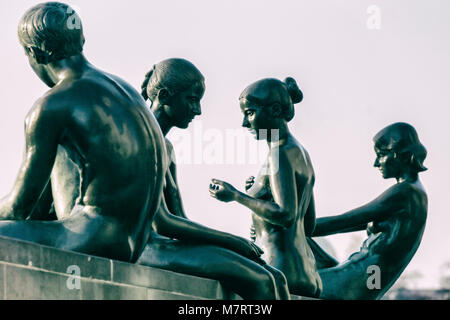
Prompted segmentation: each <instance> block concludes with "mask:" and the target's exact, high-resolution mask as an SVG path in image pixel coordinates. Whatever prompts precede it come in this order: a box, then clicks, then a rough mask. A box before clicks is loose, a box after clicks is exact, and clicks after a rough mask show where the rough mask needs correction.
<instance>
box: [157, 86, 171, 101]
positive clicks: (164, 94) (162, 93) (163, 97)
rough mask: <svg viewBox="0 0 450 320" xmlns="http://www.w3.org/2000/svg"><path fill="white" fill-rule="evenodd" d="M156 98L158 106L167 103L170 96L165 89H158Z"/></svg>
mask: <svg viewBox="0 0 450 320" xmlns="http://www.w3.org/2000/svg"><path fill="white" fill-rule="evenodd" d="M156 97H157V98H158V100H159V103H160V104H168V103H169V98H170V94H169V91H168V90H167V89H165V88H162V89H159V91H158V93H157V95H156Z"/></svg>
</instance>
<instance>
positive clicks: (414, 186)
mask: <svg viewBox="0 0 450 320" xmlns="http://www.w3.org/2000/svg"><path fill="white" fill-rule="evenodd" d="M380 197H381V198H383V199H384V200H386V201H392V200H396V201H409V200H411V199H415V198H418V199H421V200H424V199H426V198H427V195H426V193H425V190H424V189H423V187H422V186H421V184H420V182H419V183H417V182H407V181H405V182H401V183H396V184H394V185H393V186H391V187H390V188H389V189H387V190H386V191H385V192H384V193H383V194H382V195H381V196H380Z"/></svg>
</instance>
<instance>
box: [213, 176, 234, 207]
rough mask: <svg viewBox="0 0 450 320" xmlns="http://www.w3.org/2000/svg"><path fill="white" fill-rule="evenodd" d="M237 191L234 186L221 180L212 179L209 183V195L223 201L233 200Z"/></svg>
mask: <svg viewBox="0 0 450 320" xmlns="http://www.w3.org/2000/svg"><path fill="white" fill-rule="evenodd" d="M237 193H238V191H237V190H236V188H235V187H233V186H232V185H231V184H229V183H227V182H224V181H221V180H217V179H212V180H211V184H210V185H209V194H210V195H211V197H213V198H216V199H217V200H220V201H223V202H230V201H233V200H235V197H236V194H237Z"/></svg>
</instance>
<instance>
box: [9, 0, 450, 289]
mask: <svg viewBox="0 0 450 320" xmlns="http://www.w3.org/2000/svg"><path fill="white" fill-rule="evenodd" d="M37 3H39V1H25V0H19V1H11V0H1V1H0V26H1V27H0V46H1V50H0V61H1V62H0V70H1V72H0V93H1V95H0V99H1V100H0V101H1V110H0V115H1V116H0V155H1V156H0V196H3V195H6V194H7V193H8V192H9V191H10V190H11V188H12V185H13V183H14V180H15V177H16V175H17V172H18V169H19V166H20V163H21V160H22V154H23V149H24V135H23V120H24V117H25V115H26V113H27V112H28V110H29V108H30V107H31V106H32V104H33V103H34V101H35V100H36V99H37V98H39V97H40V96H41V95H42V94H43V93H44V92H45V91H46V90H47V88H46V87H45V86H44V84H43V83H41V82H40V80H39V79H38V78H37V77H36V76H35V75H34V73H33V72H32V70H31V68H30V67H29V66H28V64H27V59H26V58H25V56H24V53H23V49H22V48H21V47H20V46H19V43H18V40H17V32H16V30H17V23H18V21H19V19H20V17H21V16H22V14H23V13H24V12H25V10H27V9H28V8H29V7H31V6H32V5H34V4H37ZM69 3H70V4H72V5H75V6H76V7H78V8H80V9H81V16H82V20H83V25H84V30H85V36H86V40H87V42H86V46H85V54H86V56H87V57H88V59H89V60H90V61H91V62H92V63H94V64H95V65H96V66H97V67H99V68H101V69H104V70H106V71H108V72H111V73H114V74H117V75H119V76H121V77H122V78H124V79H125V80H127V81H129V82H130V83H131V84H133V85H134V86H135V87H136V88H139V87H140V84H141V82H142V80H143V77H144V75H145V73H146V72H147V71H148V70H149V69H150V68H151V67H152V65H153V64H155V63H157V62H159V61H161V60H164V59H166V58H170V57H183V58H186V59H188V60H190V61H192V62H193V63H194V64H195V65H196V66H197V67H198V68H199V69H200V70H201V71H202V73H203V74H204V76H205V78H206V88H207V89H206V94H205V97H204V99H203V101H202V107H203V109H202V111H203V115H202V116H201V117H199V118H198V119H196V120H195V121H194V122H193V123H192V126H191V128H189V129H188V130H184V131H180V130H178V129H175V130H174V131H173V132H172V133H171V134H170V137H172V139H174V140H175V141H178V140H177V139H179V138H180V134H181V133H182V134H183V137H194V136H195V137H201V138H192V145H191V146H192V148H198V149H196V150H197V151H193V152H198V150H200V151H202V150H203V151H204V150H205V147H206V146H207V145H208V143H211V141H209V142H208V139H212V138H211V137H214V134H215V135H216V136H217V131H216V132H214V131H211V130H220V131H218V132H222V133H224V132H225V131H226V130H236V129H239V128H240V126H241V123H242V115H241V113H240V109H239V104H238V97H239V94H240V93H241V91H242V90H243V89H244V88H245V87H246V86H247V85H249V84H250V83H252V82H254V81H256V80H259V79H261V78H265V77H276V78H279V79H284V78H285V77H287V76H292V77H294V78H295V79H296V80H297V82H298V84H299V86H300V88H301V89H302V91H303V93H304V101H303V102H302V103H301V104H299V105H297V108H296V117H295V118H294V119H293V120H292V121H291V122H290V124H289V125H290V129H291V131H292V133H293V134H294V136H295V137H296V138H297V139H298V140H299V141H300V142H301V143H302V144H303V145H304V146H305V148H306V149H307V150H308V151H309V153H310V155H311V158H312V161H313V165H314V168H315V171H316V185H315V198H316V209H317V216H319V217H320V216H326V215H333V214H339V213H343V212H345V211H347V210H350V209H352V208H354V207H357V206H360V205H362V204H365V203H366V202H368V201H370V200H372V199H373V198H375V197H376V196H378V195H379V194H380V193H381V192H383V191H384V190H385V189H386V188H388V187H389V186H390V185H392V184H393V183H394V182H395V181H394V180H392V179H391V180H383V179H382V177H381V175H380V173H379V172H378V170H376V169H375V168H373V162H374V159H375V154H374V151H373V144H372V137H373V136H374V135H375V134H376V133H377V132H378V131H379V130H380V129H382V128H383V127H385V126H387V125H389V124H391V123H393V122H397V121H404V122H408V123H410V124H412V125H413V126H414V127H415V128H416V129H417V131H418V133H419V137H420V138H421V140H422V142H423V144H424V145H425V147H426V148H427V150H428V158H427V159H426V161H425V165H426V166H427V167H428V168H429V170H428V171H427V172H425V173H423V174H421V179H422V182H423V184H424V186H425V188H426V189H427V192H428V197H429V208H428V209H429V210H428V221H427V227H426V230H425V233H424V236H423V240H422V244H421V246H420V248H419V250H418V252H417V253H416V255H415V257H414V258H413V260H412V262H411V263H410V265H409V267H408V269H407V271H408V272H411V271H419V272H421V273H422V274H423V275H424V277H423V279H421V280H420V282H419V285H420V286H421V287H433V286H437V285H438V279H439V276H440V271H441V270H440V269H441V266H442V265H443V264H444V262H447V261H450V241H449V231H448V228H449V226H450V223H449V222H450V216H449V214H450V210H449V201H448V199H449V191H450V188H449V186H448V182H449V180H450V143H449V141H450V139H449V138H450V127H449V124H448V123H449V116H450V112H449V107H450V90H449V84H450V59H449V57H450V41H449V40H450V37H449V36H450V19H449V15H450V1H446V0H441V1H438V0H428V1H420V0H416V1H413V0H402V1H400V0H396V1H387V0H386V1H375V0H373V1H366V0H345V1H343V0H342V1H337V0H336V1H331V0H329V1H298V0H292V1H262V0H251V1H250V0H246V1H234V0H228V1H208V0H191V1H173V0H170V1H168V0H164V1H137V0H136V1H131V0H130V1H123V0H121V1H111V0H109V1H103V0H102V1H97V0H96V1H87V0H77V1H72V2H69ZM371 5H376V6H378V8H379V9H380V10H381V11H380V12H381V25H380V27H381V28H380V29H379V30H373V29H369V28H368V27H367V20H368V19H369V18H370V16H371V15H370V14H368V13H367V9H368V8H369V6H371ZM200 127H201V128H200ZM196 130H197V131H196ZM199 132H200V134H203V135H201V136H198V133H199ZM211 135H212V136H211ZM223 136H225V134H223ZM224 139H225V138H224ZM249 143H252V144H257V142H255V141H251V142H249ZM174 144H175V148H176V149H177V143H174ZM179 144H180V143H178V145H179ZM194 145H195V146H194ZM262 147H264V146H262ZM185 162H186V161H184V163H180V165H179V168H178V180H179V184H180V187H181V192H182V196H183V200H184V206H185V209H186V212H187V215H188V216H189V217H190V218H191V219H193V220H196V221H198V222H201V223H203V224H205V225H208V226H211V227H214V228H217V229H220V230H223V231H228V232H232V233H234V234H238V235H241V236H244V237H248V235H249V227H250V213H249V211H248V210H247V209H246V208H244V207H242V206H239V205H238V204H225V203H221V202H218V201H216V200H214V199H213V198H210V196H209V193H208V190H207V188H208V184H209V181H210V179H211V178H212V177H215V178H219V179H223V180H226V181H228V182H230V183H232V184H233V185H234V186H236V187H238V188H239V189H241V190H243V185H244V181H245V179H246V178H247V177H248V176H249V175H256V173H257V172H258V169H259V166H258V165H257V164H250V163H246V164H238V163H235V164H228V165H227V164H223V165H221V164H206V163H202V164H195V163H185ZM247 162H248V161H247ZM364 236H365V235H364V233H356V234H345V235H338V236H332V237H328V240H329V241H330V242H331V244H332V245H333V247H334V248H335V250H336V254H337V256H338V258H339V259H340V260H343V259H345V258H346V257H348V255H349V254H350V253H351V252H350V251H352V250H356V249H357V248H358V246H359V245H360V244H361V243H362V240H363V239H364Z"/></svg>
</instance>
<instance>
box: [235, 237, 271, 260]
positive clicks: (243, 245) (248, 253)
mask: <svg viewBox="0 0 450 320" xmlns="http://www.w3.org/2000/svg"><path fill="white" fill-rule="evenodd" d="M234 245H235V247H234V248H232V249H233V251H235V252H237V253H239V254H241V255H243V256H245V257H247V258H249V259H252V260H256V259H259V258H260V257H261V255H262V254H263V253H264V251H263V250H262V249H261V248H260V247H258V246H257V245H256V244H255V243H254V242H252V241H250V240H247V239H244V238H240V237H237V238H236V242H235V244H234Z"/></svg>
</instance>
